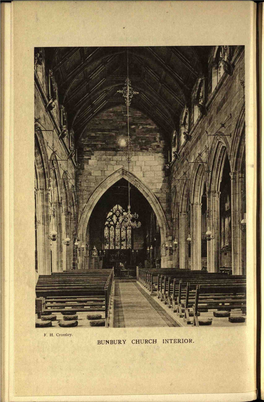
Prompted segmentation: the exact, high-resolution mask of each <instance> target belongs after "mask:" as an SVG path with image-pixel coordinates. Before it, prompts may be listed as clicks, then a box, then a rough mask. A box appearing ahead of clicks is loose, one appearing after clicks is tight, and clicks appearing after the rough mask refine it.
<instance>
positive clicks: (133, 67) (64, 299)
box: [34, 44, 247, 337]
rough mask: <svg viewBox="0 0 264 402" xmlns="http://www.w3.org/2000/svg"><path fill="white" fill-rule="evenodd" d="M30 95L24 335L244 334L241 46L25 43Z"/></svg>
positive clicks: (242, 47) (242, 68)
mask: <svg viewBox="0 0 264 402" xmlns="http://www.w3.org/2000/svg"><path fill="white" fill-rule="evenodd" d="M34 96H35V99H34V135H35V139H34V144H35V167H34V168H35V183H34V197H35V198H34V200H35V327H36V328H46V327H47V328H51V327H55V328H56V330H58V331H59V327H63V328H73V327H78V328H80V327H81V328H87V330H88V331H89V328H91V327H104V328H105V329H106V328H111V327H112V328H129V327H134V328H143V327H190V328H191V327H200V326H208V327H209V328H208V331H210V328H212V327H232V328H233V327H238V326H245V325H246V317H247V305H246V299H247V298H246V276H247V266H246V225H247V221H246V198H247V197H246V168H245V166H246V163H245V162H246V157H245V135H246V133H245V47H244V46H235V45H228V44H227V45H215V46H110V47H107V46H97V47H96V46H91V47H89V46H88V47H35V48H34ZM74 331H78V329H76V330H75V329H74ZM176 331H177V330H176ZM106 332H107V330H106ZM175 334H177V336H179V337H180V334H181V330H180V331H177V332H175Z"/></svg>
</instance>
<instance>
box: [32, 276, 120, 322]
mask: <svg viewBox="0 0 264 402" xmlns="http://www.w3.org/2000/svg"><path fill="white" fill-rule="evenodd" d="M113 278H114V271H113V269H111V270H107V269H102V270H91V271H89V270H86V271H79V272H78V270H77V271H70V272H60V273H53V274H51V275H40V276H39V279H38V282H37V285H36V296H37V298H38V299H39V298H41V297H42V298H44V299H45V310H44V312H50V313H53V312H69V311H78V312H82V311H83V312H91V311H104V312H105V317H106V320H107V319H108V315H109V305H110V298H111V292H112V288H113V286H112V285H113Z"/></svg>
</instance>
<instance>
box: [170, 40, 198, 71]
mask: <svg viewBox="0 0 264 402" xmlns="http://www.w3.org/2000/svg"><path fill="white" fill-rule="evenodd" d="M170 50H171V51H172V53H173V54H174V55H175V56H176V57H177V58H178V59H179V60H181V61H182V62H183V64H184V65H185V67H187V68H188V70H189V71H190V72H191V73H192V74H193V75H195V77H199V72H198V71H197V70H195V69H194V68H193V66H192V65H191V63H190V62H189V60H188V59H187V58H186V57H185V56H184V55H183V54H182V52H181V51H180V50H179V49H178V48H177V47H174V46H170Z"/></svg>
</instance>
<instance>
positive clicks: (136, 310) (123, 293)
mask: <svg viewBox="0 0 264 402" xmlns="http://www.w3.org/2000/svg"><path fill="white" fill-rule="evenodd" d="M115 286H116V289H115V302H114V309H115V312H114V317H115V318H114V327H177V326H178V325H177V324H176V322H175V321H174V320H173V319H172V318H171V317H170V316H169V315H168V314H167V313H166V311H164V309H163V308H162V307H161V306H160V305H159V304H158V303H157V302H155V300H153V298H152V297H151V296H149V295H148V294H147V293H146V292H145V291H144V290H143V289H141V287H140V286H139V285H138V284H137V283H136V282H129V281H127V282H125V281H116V283H115Z"/></svg>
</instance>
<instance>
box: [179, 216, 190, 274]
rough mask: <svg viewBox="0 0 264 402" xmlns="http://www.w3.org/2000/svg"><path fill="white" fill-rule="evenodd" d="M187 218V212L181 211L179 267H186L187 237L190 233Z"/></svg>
mask: <svg viewBox="0 0 264 402" xmlns="http://www.w3.org/2000/svg"><path fill="white" fill-rule="evenodd" d="M186 219H187V213H186V212H180V214H179V268H181V269H185V268H187V267H186V259H187V247H186V238H187V236H188V233H186Z"/></svg>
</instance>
